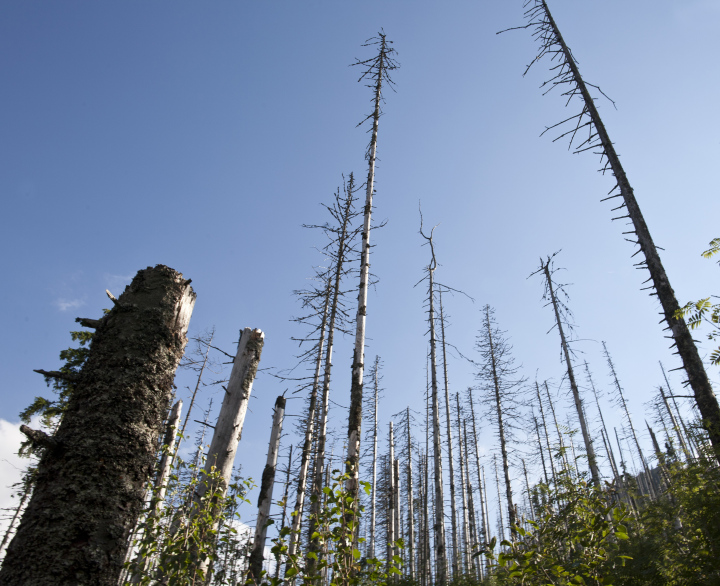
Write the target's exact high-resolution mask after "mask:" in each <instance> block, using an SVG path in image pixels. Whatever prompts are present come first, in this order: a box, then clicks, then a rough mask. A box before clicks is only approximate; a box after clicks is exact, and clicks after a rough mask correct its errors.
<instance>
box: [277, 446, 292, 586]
mask: <svg viewBox="0 0 720 586" xmlns="http://www.w3.org/2000/svg"><path fill="white" fill-rule="evenodd" d="M292 453H293V446H292V444H290V453H289V454H288V463H287V470H286V471H285V491H284V492H283V498H282V503H283V508H282V519H281V522H280V532H281V533H282V530H283V529H285V527H286V524H287V504H288V493H289V489H290V469H291V468H292ZM281 555H282V554H280V553H278V554H277V555H276V557H275V578H276V579H277V578H279V577H280V561H281V560H280V557H281Z"/></svg>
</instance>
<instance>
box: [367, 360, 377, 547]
mask: <svg viewBox="0 0 720 586" xmlns="http://www.w3.org/2000/svg"><path fill="white" fill-rule="evenodd" d="M379 366H380V357H379V356H376V357H375V376H374V381H373V388H374V390H375V395H374V401H373V405H374V408H373V448H372V492H371V494H370V546H369V550H368V557H369V558H374V557H375V501H376V492H377V438H378V420H377V410H378V394H379V381H378V367H379Z"/></svg>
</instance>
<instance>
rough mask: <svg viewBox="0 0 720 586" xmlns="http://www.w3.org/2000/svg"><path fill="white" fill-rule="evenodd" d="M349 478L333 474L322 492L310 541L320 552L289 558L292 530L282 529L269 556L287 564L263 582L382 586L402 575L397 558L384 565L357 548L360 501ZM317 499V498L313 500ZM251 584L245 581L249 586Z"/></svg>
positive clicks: (273, 585) (366, 485) (276, 585)
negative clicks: (348, 484)
mask: <svg viewBox="0 0 720 586" xmlns="http://www.w3.org/2000/svg"><path fill="white" fill-rule="evenodd" d="M348 478H349V475H348V474H347V473H345V474H343V473H341V472H340V471H339V470H334V471H333V482H332V484H331V485H330V486H328V487H325V488H324V489H323V498H324V499H325V502H324V506H323V507H321V509H320V513H319V514H318V515H317V517H315V518H314V521H315V527H316V531H315V533H314V534H313V535H312V539H313V540H314V541H315V542H316V544H317V545H318V546H319V548H318V549H319V551H318V552H316V551H308V552H306V553H302V552H299V553H297V554H294V555H292V556H288V555H287V552H288V547H287V544H286V537H287V536H288V535H290V533H291V531H292V530H291V528H290V527H284V528H283V529H282V530H281V531H280V534H279V536H278V537H277V538H276V539H273V543H274V544H275V545H274V546H273V548H272V553H273V554H274V555H275V557H276V559H278V560H279V559H282V558H284V559H285V560H286V562H287V565H286V567H287V569H286V571H285V578H284V579H281V578H271V579H269V580H265V578H266V576H263V582H264V583H265V584H270V585H271V586H279V585H280V584H282V583H284V582H289V581H297V580H299V581H301V583H302V584H303V585H305V586H317V585H319V584H321V583H322V579H323V576H324V575H326V574H327V575H328V578H329V584H330V586H361V585H370V584H373V585H375V586H385V585H386V584H388V582H394V581H396V580H397V579H398V578H399V577H400V576H401V575H402V573H401V572H400V569H399V568H400V566H401V564H402V560H401V559H400V556H397V555H396V556H393V559H392V560H390V562H389V563H387V564H386V562H385V561H384V560H381V559H377V558H365V557H363V556H362V553H361V552H360V550H359V549H358V545H359V544H361V543H363V542H364V541H365V539H364V538H362V537H357V530H358V523H359V520H360V517H361V515H362V513H363V508H362V507H360V506H359V501H357V500H356V499H354V498H353V497H352V495H351V494H350V492H349V491H348V490H347V489H346V488H345V486H346V482H347V480H348ZM360 485H361V486H362V487H363V489H364V490H365V492H366V493H368V494H369V493H370V483H368V482H360ZM313 498H316V497H313ZM395 545H396V546H397V547H398V548H402V547H403V541H402V540H401V539H399V540H397V541H396V542H395ZM252 584H254V582H253V580H252V579H251V578H249V579H248V586H250V585H252Z"/></svg>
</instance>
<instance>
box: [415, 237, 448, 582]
mask: <svg viewBox="0 0 720 586" xmlns="http://www.w3.org/2000/svg"><path fill="white" fill-rule="evenodd" d="M421 234H422V227H421ZM423 237H425V235H424V234H423ZM425 238H426V239H427V240H428V242H429V243H430V247H431V251H432V233H431V234H430V237H425ZM436 266H437V263H436V261H435V254H434V252H433V253H432V260H431V261H430V264H429V265H428V304H429V308H428V323H429V325H430V381H431V382H430V386H431V389H432V425H433V456H434V462H435V479H434V480H435V523H434V528H433V529H434V533H435V572H436V576H437V579H436V583H437V584H438V585H439V586H444V585H445V584H446V583H447V581H448V572H447V550H446V547H445V505H444V503H445V499H444V498H443V472H442V443H441V442H442V436H441V432H440V403H439V399H438V382H437V366H436V365H437V358H436V348H435V347H436V337H435V301H434V297H435V285H434V280H433V277H434V273H435V267H436Z"/></svg>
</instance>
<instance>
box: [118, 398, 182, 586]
mask: <svg viewBox="0 0 720 586" xmlns="http://www.w3.org/2000/svg"><path fill="white" fill-rule="evenodd" d="M182 405H183V402H182V401H178V402H177V403H175V405H173V408H172V410H171V411H170V416H169V417H168V421H167V425H166V427H165V439H164V440H163V445H162V457H161V458H160V464H159V466H158V472H157V475H156V477H155V485H154V490H153V494H152V497H151V499H150V510H149V511H148V517H151V516H152V517H154V516H155V515H156V514H157V508H158V507H159V506H160V503H161V502H163V501H164V500H165V493H166V492H167V481H168V478H169V476H170V468H171V467H172V463H173V459H174V456H175V454H176V453H177V450H176V448H175V438H176V437H177V431H178V421H179V420H180V412H181V411H182ZM178 444H179V442H178ZM137 561H138V565H137V570H136V571H135V572H134V574H133V576H132V578H131V580H130V582H131V583H132V584H139V583H140V581H141V580H142V577H143V576H144V575H145V572H146V571H147V567H148V562H149V560H148V559H147V558H145V557H144V556H143V555H142V554H139V558H138V560H137Z"/></svg>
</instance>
